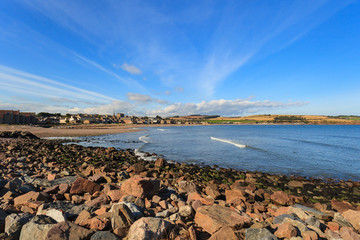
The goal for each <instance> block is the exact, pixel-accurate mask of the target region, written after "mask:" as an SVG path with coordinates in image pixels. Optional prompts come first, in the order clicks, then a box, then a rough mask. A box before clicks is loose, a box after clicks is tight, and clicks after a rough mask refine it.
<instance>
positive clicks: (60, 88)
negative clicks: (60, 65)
mask: <svg viewBox="0 0 360 240" xmlns="http://www.w3.org/2000/svg"><path fill="white" fill-rule="evenodd" d="M0 85H1V86H2V87H3V89H4V90H5V89H6V90H7V91H9V92H20V93H26V94H27V95H35V96H39V97H44V96H46V97H60V98H64V97H68V98H73V99H84V100H90V101H96V102H104V101H112V100H115V99H114V98H112V97H109V96H106V95H103V94H100V93H97V92H93V91H89V90H86V89H82V88H78V87H74V86H71V85H68V84H64V83H61V82H58V81H55V80H52V79H50V78H46V77H42V76H38V75H35V74H31V73H27V72H24V71H21V70H18V69H14V68H10V67H7V66H3V65H0Z"/></svg>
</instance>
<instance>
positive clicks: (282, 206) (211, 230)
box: [0, 129, 360, 240]
mask: <svg viewBox="0 0 360 240" xmlns="http://www.w3.org/2000/svg"><path fill="white" fill-rule="evenodd" d="M91 130H93V129H91ZM131 130H136V129H131ZM33 133H34V132H33ZM9 137H12V138H9ZM64 142H65V141H63V140H46V139H37V138H36V137H35V136H33V135H32V134H30V133H15V134H14V136H10V135H7V138H2V139H1V141H0V160H1V162H0V164H1V166H0V167H1V168H0V176H1V178H0V202H1V205H0V208H1V209H0V231H1V232H3V233H2V234H0V239H22V240H27V239H29V240H30V239H31V240H34V239H92V240H95V239H192V240H194V239H212V240H214V239H250V240H252V239H291V238H292V239H340V238H342V239H359V235H358V234H359V231H360V221H359V219H360V182H356V181H343V180H340V181H332V180H330V179H329V180H328V181H326V182H325V181H322V180H319V179H307V178H303V177H294V176H283V175H272V174H267V173H261V172H242V171H236V170H232V169H224V168H213V167H209V166H204V167H200V166H197V165H189V164H179V163H168V162H166V161H165V160H164V159H161V158H158V159H157V160H156V162H148V161H144V160H143V159H141V158H139V157H138V156H136V155H135V153H134V151H133V150H130V149H129V150H116V149H114V148H99V147H83V146H79V145H75V144H69V145H63V144H62V143H64ZM149 154H151V153H149Z"/></svg>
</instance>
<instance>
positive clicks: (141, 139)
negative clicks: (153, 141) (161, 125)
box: [139, 135, 149, 143]
mask: <svg viewBox="0 0 360 240" xmlns="http://www.w3.org/2000/svg"><path fill="white" fill-rule="evenodd" d="M148 136H149V135H144V136H141V137H139V140H140V141H142V142H143V143H149V142H148V141H147V140H145V139H147V138H148Z"/></svg>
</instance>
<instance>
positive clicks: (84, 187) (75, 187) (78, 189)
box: [70, 177, 101, 194]
mask: <svg viewBox="0 0 360 240" xmlns="http://www.w3.org/2000/svg"><path fill="white" fill-rule="evenodd" d="M100 190H101V185H99V184H96V183H94V182H92V181H89V180H87V179H84V178H82V177H78V178H77V179H76V180H75V182H73V184H72V185H71V189H70V193H71V194H84V193H89V194H93V193H94V192H97V191H100Z"/></svg>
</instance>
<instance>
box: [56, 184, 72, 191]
mask: <svg viewBox="0 0 360 240" xmlns="http://www.w3.org/2000/svg"><path fill="white" fill-rule="evenodd" d="M69 190H70V185H69V184H67V183H61V184H60V185H59V191H58V193H59V194H64V193H66V192H69Z"/></svg>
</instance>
